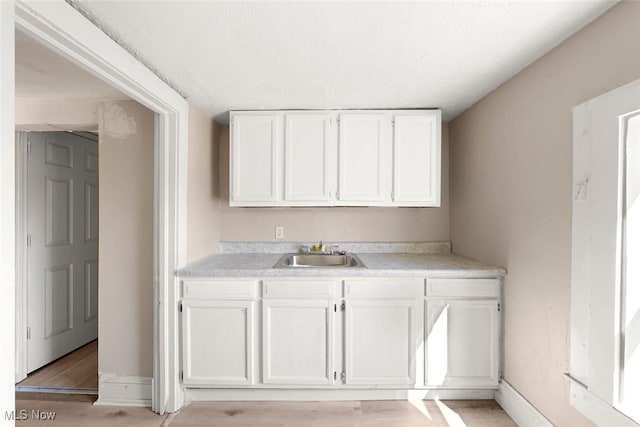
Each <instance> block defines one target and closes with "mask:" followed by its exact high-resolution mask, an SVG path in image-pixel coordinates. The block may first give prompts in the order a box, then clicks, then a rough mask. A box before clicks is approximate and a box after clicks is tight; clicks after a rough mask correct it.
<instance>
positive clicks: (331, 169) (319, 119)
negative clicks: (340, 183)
mask: <svg viewBox="0 0 640 427" xmlns="http://www.w3.org/2000/svg"><path fill="white" fill-rule="evenodd" d="M284 145H285V158H284V163H285V170H284V200H286V201H291V202H308V203H313V204H314V205H319V204H321V203H318V202H329V201H331V200H332V199H333V197H334V196H335V186H336V183H335V175H336V172H335V171H336V147H335V145H336V132H335V126H334V125H333V120H332V116H331V115H330V114H309V113H299V114H287V115H286V116H285V137H284Z"/></svg>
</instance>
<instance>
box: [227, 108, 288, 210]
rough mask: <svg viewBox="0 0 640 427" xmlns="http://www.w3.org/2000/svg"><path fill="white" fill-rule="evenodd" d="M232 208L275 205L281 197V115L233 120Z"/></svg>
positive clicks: (252, 116)
mask: <svg viewBox="0 0 640 427" xmlns="http://www.w3.org/2000/svg"><path fill="white" fill-rule="evenodd" d="M231 120H232V121H231V146H230V158H231V162H230V164H231V167H230V183H231V187H230V191H229V201H230V204H231V205H232V206H233V205H236V206H243V205H245V206H251V204H257V205H269V204H274V203H275V202H276V201H277V200H278V197H279V194H278V193H279V192H278V186H279V179H278V176H279V175H278V171H279V168H280V166H279V159H278V158H279V153H280V150H281V146H282V142H281V138H282V137H281V131H280V124H281V123H282V121H281V115H280V114H237V115H233V116H232V118H231Z"/></svg>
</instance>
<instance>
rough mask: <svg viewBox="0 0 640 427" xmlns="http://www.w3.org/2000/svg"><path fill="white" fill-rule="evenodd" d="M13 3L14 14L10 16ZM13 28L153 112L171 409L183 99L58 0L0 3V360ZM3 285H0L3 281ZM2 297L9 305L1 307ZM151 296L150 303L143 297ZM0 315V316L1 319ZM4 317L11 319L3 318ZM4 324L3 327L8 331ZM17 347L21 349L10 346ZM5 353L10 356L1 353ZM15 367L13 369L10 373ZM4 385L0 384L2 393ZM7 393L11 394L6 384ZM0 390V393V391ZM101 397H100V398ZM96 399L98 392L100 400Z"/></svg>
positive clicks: (9, 362)
mask: <svg viewBox="0 0 640 427" xmlns="http://www.w3.org/2000/svg"><path fill="white" fill-rule="evenodd" d="M14 5H15V16H14ZM12 21H13V24H14V25H15V28H17V29H19V30H21V31H23V32H25V33H26V34H27V35H29V36H30V37H32V38H34V39H35V40H37V41H38V42H40V43H42V44H43V45H45V46H46V47H47V48H49V49H51V50H53V51H55V52H57V53H59V54H60V55H62V56H63V57H65V58H67V59H68V60H70V61H72V62H73V63H75V64H76V65H78V66H80V67H82V68H83V69H85V70H87V71H88V72H90V73H91V74H93V75H95V76H96V77H98V78H100V79H101V80H103V81H105V82H106V83H108V84H111V85H112V86H113V87H115V88H116V89H118V90H119V91H121V92H122V93H124V94H125V95H127V96H129V97H130V98H132V99H134V100H135V101H137V102H139V103H140V104H142V105H144V106H145V107H147V108H149V109H150V110H152V111H154V112H155V113H156V120H155V144H154V157H155V159H154V161H155V163H154V165H155V167H154V284H153V285H154V286H153V292H154V295H153V302H152V304H153V325H154V337H153V338H154V339H153V378H154V381H152V382H151V383H150V384H149V387H150V389H152V395H151V396H152V402H153V405H152V407H153V410H154V411H155V412H158V413H160V414H164V413H165V412H175V411H177V410H178V409H179V408H180V407H181V406H182V403H183V401H184V396H183V392H182V389H181V387H180V382H179V377H178V374H179V369H178V362H179V357H178V342H177V339H178V312H177V289H178V286H177V279H176V276H175V271H176V270H177V269H178V268H179V267H181V266H182V265H183V264H184V263H185V260H186V235H187V233H186V206H187V203H186V200H187V199H186V198H187V191H186V187H187V143H188V139H187V138H188V134H187V132H188V113H189V108H188V103H187V102H186V101H185V100H184V99H183V98H182V97H181V96H180V95H179V94H178V93H177V92H176V91H175V90H173V89H172V88H171V87H169V86H168V85H167V84H166V83H165V82H164V81H162V80H161V79H160V78H159V77H158V76H156V75H155V74H154V73H153V72H151V71H150V70H149V69H148V68H146V67H145V66H144V65H142V64H141V63H140V62H139V61H138V60H136V58H134V57H133V56H132V55H131V54H129V53H128V52H127V51H126V50H125V49H123V48H122V47H121V46H120V45H118V43H116V42H115V41H114V40H112V39H111V38H109V36H107V35H106V34H105V33H104V32H102V31H101V30H100V29H99V28H98V27H96V26H95V25H93V23H91V22H90V21H89V20H88V19H87V18H85V17H84V16H83V15H82V14H80V12H78V11H77V10H75V9H74V8H73V7H72V6H71V5H69V4H68V3H66V2H65V1H64V0H55V1H48V2H42V1H38V0H17V1H15V2H12V1H5V2H0V34H1V35H2V42H1V47H2V59H1V61H2V62H1V67H0V78H1V81H0V95H2V96H1V97H0V99H1V101H0V125H2V126H0V128H1V132H2V134H1V135H2V138H1V139H0V141H1V150H2V151H1V153H2V156H0V177H1V178H2V181H1V182H2V183H3V185H2V186H0V191H1V193H0V200H2V204H1V205H2V209H1V210H0V227H1V228H0V231H2V233H1V235H2V239H0V242H1V243H0V250H1V252H0V255H2V256H0V273H1V276H2V277H3V280H2V285H0V286H2V288H1V290H2V291H3V292H1V293H0V294H1V295H2V300H1V302H2V306H1V307H2V310H0V313H1V316H2V319H3V321H2V322H0V324H1V325H2V326H1V327H0V328H1V329H0V330H2V331H3V335H4V334H5V333H7V334H8V335H9V336H10V337H11V339H9V338H7V339H6V340H3V342H9V340H10V341H11V342H12V344H11V345H7V347H6V349H5V350H6V351H4V352H3V353H4V354H5V358H4V359H3V363H2V364H0V366H2V367H4V366H8V367H9V369H10V370H11V371H14V360H13V358H14V352H13V351H11V350H12V349H13V345H14V344H13V335H14V319H15V299H14V296H13V295H14V290H15V288H14V283H15V282H14V276H15V264H14V263H15V253H14V252H15V243H14V232H15V225H14V219H15V218H14V212H15V207H16V206H15V195H14V191H15V185H14V177H15V165H14V162H15V155H14V149H15V148H14V136H13V132H14V126H15V119H14V110H15V106H14V102H13V97H14V78H13V63H14V61H15V58H14V54H13V49H14V48H13V34H14V25H11V24H12ZM5 287H6V288H7V289H6V290H5V289H4V288H5ZM5 298H9V299H10V301H11V307H10V308H8V309H6V310H5V308H6V307H5V305H6V304H5ZM150 303H151V302H150ZM5 320H6V321H5ZM9 320H10V321H9ZM7 328H10V332H9V331H8V329H7ZM17 350H18V351H20V349H17ZM8 352H10V353H11V357H10V358H9V357H8V356H6V353H8ZM13 376H14V374H13V373H12V377H13ZM4 392H5V391H4V390H3V393H4ZM11 392H12V393H13V387H12V390H11ZM2 397H4V394H3V395H2ZM105 399H106V398H105ZM100 400H102V399H100Z"/></svg>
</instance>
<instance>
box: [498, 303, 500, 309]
mask: <svg viewBox="0 0 640 427" xmlns="http://www.w3.org/2000/svg"><path fill="white" fill-rule="evenodd" d="M498 311H500V303H498Z"/></svg>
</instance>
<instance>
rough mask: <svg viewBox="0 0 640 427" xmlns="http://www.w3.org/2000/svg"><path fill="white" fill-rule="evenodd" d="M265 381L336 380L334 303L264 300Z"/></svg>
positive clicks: (304, 383)
mask: <svg viewBox="0 0 640 427" xmlns="http://www.w3.org/2000/svg"><path fill="white" fill-rule="evenodd" d="M262 331H263V333H262V340H263V343H262V346H263V347H262V363H263V382H264V383H265V384H300V385H306V384H332V383H333V370H334V369H333V303H330V302H329V301H327V300H325V301H321V300H264V301H263V302H262Z"/></svg>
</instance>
